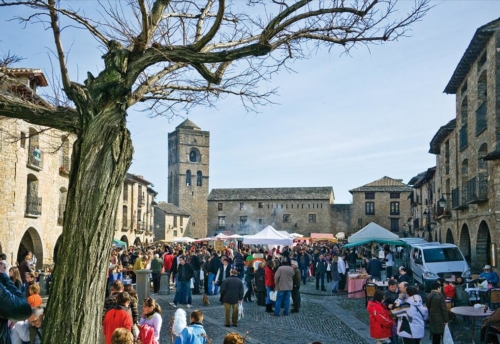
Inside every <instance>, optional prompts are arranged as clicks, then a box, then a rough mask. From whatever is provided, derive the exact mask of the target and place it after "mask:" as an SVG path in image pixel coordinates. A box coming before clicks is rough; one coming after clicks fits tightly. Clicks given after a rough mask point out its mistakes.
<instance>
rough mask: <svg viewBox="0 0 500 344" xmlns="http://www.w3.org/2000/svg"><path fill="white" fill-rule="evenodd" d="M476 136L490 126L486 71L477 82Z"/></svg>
mask: <svg viewBox="0 0 500 344" xmlns="http://www.w3.org/2000/svg"><path fill="white" fill-rule="evenodd" d="M477 104H478V105H479V107H478V108H477V110H476V135H479V134H480V133H482V132H483V131H484V130H485V129H486V127H487V126H488V122H487V120H486V112H487V108H488V84H487V74H486V71H483V72H482V73H481V76H480V77H479V80H478V81H477Z"/></svg>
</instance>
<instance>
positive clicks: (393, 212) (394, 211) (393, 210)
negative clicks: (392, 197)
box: [391, 202, 399, 215]
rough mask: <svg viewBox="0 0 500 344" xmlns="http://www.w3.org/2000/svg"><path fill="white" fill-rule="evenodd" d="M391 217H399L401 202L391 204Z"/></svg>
mask: <svg viewBox="0 0 500 344" xmlns="http://www.w3.org/2000/svg"><path fill="white" fill-rule="evenodd" d="M391 215H399V202H391Z"/></svg>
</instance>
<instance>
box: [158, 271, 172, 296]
mask: <svg viewBox="0 0 500 344" xmlns="http://www.w3.org/2000/svg"><path fill="white" fill-rule="evenodd" d="M158 294H160V295H170V272H164V273H162V274H161V279H160V290H159V291H158Z"/></svg>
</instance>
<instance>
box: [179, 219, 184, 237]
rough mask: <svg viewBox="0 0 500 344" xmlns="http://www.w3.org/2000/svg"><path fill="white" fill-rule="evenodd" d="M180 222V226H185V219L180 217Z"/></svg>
mask: <svg viewBox="0 0 500 344" xmlns="http://www.w3.org/2000/svg"><path fill="white" fill-rule="evenodd" d="M179 222H180V223H179V226H182V225H183V224H184V217H182V216H179ZM181 229H182V228H181ZM181 233H182V231H181Z"/></svg>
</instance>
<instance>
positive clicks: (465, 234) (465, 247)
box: [459, 224, 471, 265]
mask: <svg viewBox="0 0 500 344" xmlns="http://www.w3.org/2000/svg"><path fill="white" fill-rule="evenodd" d="M459 248H460V251H462V253H463V255H464V257H465V260H466V261H467V263H469V265H470V264H471V249H470V234H469V227H467V225H466V224H464V225H463V226H462V230H461V231H460V240H459Z"/></svg>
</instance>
